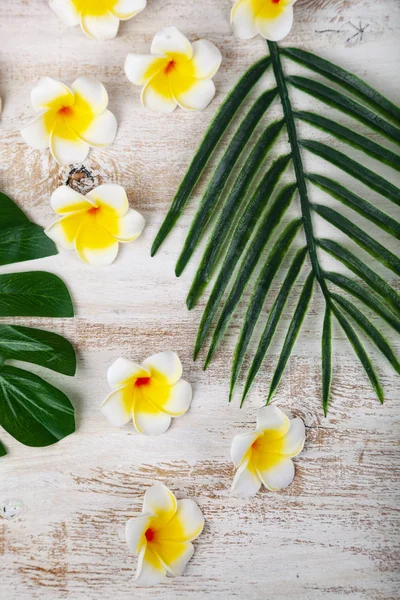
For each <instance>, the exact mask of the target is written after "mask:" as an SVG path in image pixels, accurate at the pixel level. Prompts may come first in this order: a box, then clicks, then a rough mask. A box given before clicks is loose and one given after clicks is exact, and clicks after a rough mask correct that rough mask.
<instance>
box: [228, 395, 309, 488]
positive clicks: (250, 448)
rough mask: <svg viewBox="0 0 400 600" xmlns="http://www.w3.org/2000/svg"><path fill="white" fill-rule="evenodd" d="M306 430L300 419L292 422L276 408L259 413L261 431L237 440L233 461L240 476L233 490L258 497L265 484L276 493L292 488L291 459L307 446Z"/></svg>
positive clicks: (233, 446) (258, 419) (236, 478)
mask: <svg viewBox="0 0 400 600" xmlns="http://www.w3.org/2000/svg"><path fill="white" fill-rule="evenodd" d="M305 437H306V433H305V427H304V423H303V421H302V420H301V419H300V418H298V417H297V418H295V419H289V418H288V417H287V416H286V415H285V414H284V413H283V412H282V411H281V410H280V409H279V408H277V407H276V406H265V407H263V408H261V409H260V410H259V411H258V415H257V429H256V430H255V431H254V432H251V433H242V434H239V435H237V436H235V437H234V438H233V441H232V447H231V458H232V461H233V464H234V465H235V467H237V469H238V470H237V471H236V475H235V478H234V480H233V483H232V491H233V492H235V493H236V494H237V495H238V496H243V497H246V496H254V494H256V493H257V492H258V490H259V489H260V487H261V484H264V485H265V487H266V488H268V489H269V490H270V491H272V492H276V491H278V490H282V489H284V488H286V487H287V486H288V485H290V484H291V483H292V481H293V478H294V464H293V461H292V460H291V459H292V458H293V457H294V456H297V455H298V454H299V453H300V452H301V451H302V450H303V447H304V442H305Z"/></svg>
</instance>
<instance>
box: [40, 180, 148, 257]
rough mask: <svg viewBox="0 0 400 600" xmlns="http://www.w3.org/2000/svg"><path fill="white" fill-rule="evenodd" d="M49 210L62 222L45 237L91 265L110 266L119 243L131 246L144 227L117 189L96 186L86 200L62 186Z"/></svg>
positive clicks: (124, 194) (123, 192)
mask: <svg viewBox="0 0 400 600" xmlns="http://www.w3.org/2000/svg"><path fill="white" fill-rule="evenodd" d="M51 206H52V208H53V210H54V212H56V213H57V214H58V215H60V217H61V218H60V219H58V220H57V221H55V222H54V223H53V224H52V225H50V227H48V228H47V229H46V233H47V235H48V236H49V237H50V238H51V239H52V240H54V242H56V244H58V245H60V246H61V247H62V248H65V249H66V250H73V249H75V251H76V253H77V255H78V256H79V258H80V259H82V260H83V261H84V262H87V263H89V264H91V265H110V264H111V263H112V262H113V260H114V259H115V258H116V256H117V254H118V246H119V242H132V241H133V240H135V239H136V238H137V237H139V235H140V234H141V233H142V231H143V228H144V225H145V222H144V218H143V217H142V215H141V214H140V213H138V212H137V211H136V210H133V209H132V208H129V202H128V198H127V197H126V193H125V190H124V188H123V187H121V186H120V185H115V184H106V185H99V186H98V187H97V188H94V189H93V190H92V191H91V192H89V193H88V194H86V196H83V195H82V194H79V193H78V192H76V191H75V190H73V189H72V188H70V187H69V186H67V185H62V186H61V187H59V188H57V189H56V191H55V192H53V195H52V196H51Z"/></svg>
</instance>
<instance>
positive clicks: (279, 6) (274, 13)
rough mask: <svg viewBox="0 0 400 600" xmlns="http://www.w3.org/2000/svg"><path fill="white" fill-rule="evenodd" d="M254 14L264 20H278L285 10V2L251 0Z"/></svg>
mask: <svg viewBox="0 0 400 600" xmlns="http://www.w3.org/2000/svg"><path fill="white" fill-rule="evenodd" d="M251 7H252V9H253V13H254V14H255V15H256V16H257V17H261V18H263V19H276V17H279V15H280V14H281V13H282V11H283V10H284V8H285V1H284V0H251Z"/></svg>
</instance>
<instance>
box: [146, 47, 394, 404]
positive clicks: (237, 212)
mask: <svg viewBox="0 0 400 600" xmlns="http://www.w3.org/2000/svg"><path fill="white" fill-rule="evenodd" d="M268 48H269V56H268V57H266V58H264V59H262V60H260V61H258V62H257V63H255V65H253V66H252V67H251V68H250V69H249V70H248V71H247V72H246V73H245V74H244V75H243V77H242V78H241V79H240V80H239V82H238V83H237V85H236V86H235V87H234V88H233V90H232V91H231V92H230V94H229V95H228V96H227V98H226V100H225V101H224V102H223V103H222V105H221V107H220V109H219V110H218V112H217V114H216V116H215V117H214V119H213V121H212V122H211V124H210V126H209V128H208V130H207V132H206V134H205V136H204V138H203V141H202V142H201V144H200V147H199V149H198V151H197V152H196V154H195V156H194V158H193V160H192V162H191V164H190V166H189V169H188V171H187V173H186V175H185V177H184V179H183V181H182V183H181V185H180V187H179V189H178V191H177V194H176V196H175V198H174V200H173V202H172V205H171V208H170V210H169V212H168V214H167V216H166V218H165V220H164V222H163V224H162V226H161V228H160V230H159V232H158V234H157V236H156V239H155V241H154V244H153V248H152V254H154V253H155V252H156V251H157V250H158V248H159V247H160V245H161V243H162V242H163V241H164V239H165V238H166V236H167V235H168V233H169V232H170V230H171V229H172V227H173V225H174V224H175V222H176V220H177V219H178V218H179V216H180V215H181V213H182V211H183V209H184V207H185V205H186V204H187V202H188V201H189V199H190V198H191V196H192V194H193V192H194V190H195V186H196V183H197V181H198V180H199V178H200V176H201V174H202V172H203V170H204V168H205V166H206V164H207V163H208V161H209V160H210V159H211V157H212V155H213V153H214V150H215V149H216V147H217V145H218V144H219V142H220V141H221V140H222V139H223V138H224V139H225V137H226V136H229V135H230V136H231V137H230V141H228V143H227V146H226V150H225V151H224V153H223V155H222V158H221V159H220V160H219V162H218V164H217V165H216V166H215V169H214V172H213V173H212V174H211V175H210V178H209V181H208V184H207V186H206V189H205V192H204V194H203V197H202V199H201V201H200V203H199V206H198V209H197V211H196V214H195V217H194V219H193V222H192V225H191V227H190V229H189V232H188V234H187V237H186V240H185V242H184V245H183V248H182V251H181V253H180V255H179V258H178V262H177V266H176V274H177V275H178V276H179V275H180V274H181V273H182V271H183V269H184V268H185V267H186V265H187V264H188V262H189V260H190V259H191V258H192V255H193V253H194V251H195V250H196V249H197V248H198V245H199V243H200V240H201V239H202V238H203V236H204V235H205V232H206V228H207V226H208V225H209V223H211V222H212V221H213V220H214V223H213V224H212V227H211V229H210V233H209V238H208V241H207V243H206V247H205V250H204V252H203V255H202V258H201V261H200V265H199V268H198V270H197V272H196V274H195V276H194V279H193V282H192V284H191V287H190V290H189V293H188V297H187V301H186V302H187V306H188V308H189V309H192V308H193V307H194V306H195V305H196V304H197V302H198V301H199V299H200V298H201V297H202V295H203V294H204V291H205V289H206V287H207V285H208V284H209V283H210V281H211V278H212V277H213V275H214V273H215V272H216V271H217V270H218V273H217V274H216V278H215V282H214V284H213V286H212V289H211V292H210V294H209V297H208V300H207V303H206V307H205V309H204V312H203V316H202V318H201V322H200V326H199V331H198V335H197V339H196V342H195V349H194V358H195V359H196V358H197V356H198V354H199V352H200V350H201V349H202V348H203V346H204V345H205V344H206V340H207V337H208V336H209V335H210V340H211V341H210V342H209V347H208V350H207V352H206V359H205V368H206V367H207V366H208V365H209V363H210V362H211V360H212V359H213V357H214V355H215V353H216V352H217V350H218V347H219V346H220V344H221V342H222V340H223V338H224V335H225V333H226V330H227V328H228V326H229V323H230V320H231V318H232V317H233V315H234V314H235V312H236V311H238V307H239V304H240V302H241V300H242V299H243V297H244V296H245V293H246V292H247V291H249V290H250V295H249V300H248V301H247V306H246V308H245V311H244V315H243V321H242V326H241V329H240V333H239V337H238V340H237V344H236V348H235V351H234V355H233V362H232V371H231V383H230V394H229V399H231V398H232V395H233V393H234V390H235V389H236V386H237V385H238V382H239V380H240V375H241V371H242V370H244V365H245V364H247V362H248V361H247V360H246V359H250V360H249V365H250V366H249V368H248V369H247V373H244V381H245V383H244V388H243V392H242V404H243V402H244V400H245V398H246V396H247V394H248V393H249V391H250V389H251V386H252V384H253V382H254V380H255V378H256V376H257V373H258V372H259V370H260V368H261V366H262V363H263V361H264V359H265V358H266V355H267V352H268V349H269V348H270V345H271V342H272V340H273V338H274V335H275V333H276V330H277V327H278V324H279V322H280V319H281V317H282V315H283V311H284V309H285V307H286V306H287V304H288V300H289V298H291V297H292V295H293V294H294V291H293V287H294V284H295V282H296V279H297V277H298V276H299V275H300V274H301V272H302V271H303V266H304V263H305V260H306V257H307V256H308V265H307V268H306V267H304V269H305V270H306V271H307V272H308V275H307V278H306V280H305V282H304V283H303V284H302V289H301V292H300V294H299V296H298V298H297V300H296V308H295V309H294V311H293V314H292V315H291V316H290V322H289V325H288V328H287V332H286V336H285V339H284V341H283V344H282V348H281V351H280V355H279V358H278V361H277V365H276V367H275V370H274V373H273V375H272V379H271V384H270V389H269V393H268V397H267V400H266V402H267V403H268V402H269V401H270V400H271V399H272V398H273V396H274V394H275V392H276V390H277V388H278V386H279V382H280V380H281V378H282V376H283V374H284V372H285V368H286V365H287V363H288V360H289V358H290V355H291V353H292V350H293V347H294V344H295V341H296V338H297V336H298V334H299V332H300V329H301V326H302V323H303V320H304V318H305V316H306V314H307V311H308V307H309V303H310V300H311V297H312V293H313V290H314V288H315V285H317V287H319V289H320V291H321V292H322V296H323V299H324V302H325V316H324V321H323V328H322V336H321V342H322V343H321V359H322V405H323V410H324V412H325V414H326V412H327V410H328V406H329V403H330V395H331V381H332V326H333V322H332V320H333V319H335V320H336V321H337V323H338V324H339V325H340V327H341V328H342V330H343V332H344V334H345V335H346V337H347V338H348V340H349V342H350V344H351V346H352V347H353V349H354V351H355V353H356V355H357V357H358V359H359V360H360V362H361V365H362V366H363V368H364V370H365V372H366V374H367V376H368V378H369V380H370V383H371V385H372V387H373V389H374V390H375V392H376V394H377V396H378V398H379V400H380V401H381V402H383V391H382V388H381V384H380V382H379V378H378V375H377V374H376V370H375V367H374V364H373V362H372V359H371V357H370V356H369V355H368V353H367V350H366V349H365V348H364V346H363V344H362V342H361V340H360V338H359V336H358V330H359V331H361V332H362V333H363V334H364V335H366V336H367V337H368V338H369V339H370V340H371V341H372V342H373V344H374V345H375V346H376V348H377V349H378V350H379V351H380V353H381V354H382V355H383V356H384V357H385V358H386V359H387V361H388V362H389V363H390V365H391V366H392V367H393V368H394V370H395V371H396V372H397V373H399V372H400V365H399V360H398V358H397V357H396V355H395V353H394V351H393V349H392V347H391V346H390V344H389V342H388V341H387V340H386V339H385V337H384V336H383V334H382V332H381V331H380V328H379V327H377V326H375V325H374V323H373V322H372V321H371V319H370V317H369V316H367V314H364V311H363V309H364V308H365V309H366V310H368V311H370V312H371V313H372V314H373V315H374V318H379V319H383V320H384V321H386V322H387V323H388V324H389V325H390V326H391V327H392V328H393V329H394V330H395V331H396V332H397V333H400V296H399V294H398V292H397V291H396V289H395V287H393V285H392V284H391V283H390V282H389V281H388V280H387V278H384V277H383V276H381V275H379V274H378V273H377V271H376V267H377V263H381V264H382V265H384V267H386V268H387V269H389V270H390V271H391V272H392V273H394V274H395V275H400V259H399V257H398V256H397V255H396V254H394V253H393V252H392V251H391V250H390V249H389V248H388V247H386V246H385V243H382V242H381V240H379V241H378V239H377V237H376V232H374V233H369V232H367V231H366V230H365V225H364V221H365V222H366V223H368V222H369V223H372V224H373V226H374V227H378V228H380V229H381V230H382V231H384V232H385V234H387V235H388V236H389V238H388V239H389V240H390V239H391V238H392V239H393V238H394V239H396V240H398V239H400V223H399V222H398V221H397V220H396V219H395V218H394V217H393V216H391V215H390V214H388V213H387V212H385V211H384V210H382V209H380V208H378V207H376V206H375V204H374V203H373V202H372V201H370V200H367V199H365V198H364V197H362V195H361V194H360V192H359V191H353V190H351V189H349V188H348V187H345V185H344V184H342V183H341V182H339V181H336V180H335V179H333V178H332V177H330V176H329V175H327V173H325V174H324V175H320V174H318V173H316V172H312V173H309V172H306V170H305V168H304V163H303V155H304V153H306V152H310V153H312V154H314V155H315V156H317V157H319V158H320V159H322V160H323V161H325V167H326V166H328V168H329V165H330V166H332V167H334V168H335V169H339V170H340V171H342V172H343V173H346V174H347V175H350V177H351V178H352V180H354V181H355V182H358V183H361V184H362V185H364V186H366V187H368V188H369V189H370V190H372V192H375V193H377V194H380V195H381V196H382V197H383V198H385V199H386V200H389V201H390V202H392V203H393V204H394V205H396V206H399V205H400V189H399V188H398V187H397V186H396V185H394V184H393V183H391V182H390V181H388V179H387V177H386V176H384V175H382V174H380V173H379V168H378V167H379V165H385V166H386V167H389V168H391V169H393V172H395V173H396V172H399V171H400V155H399V154H397V153H396V152H394V151H393V150H392V149H391V148H388V147H386V146H385V145H384V144H383V143H381V142H377V141H374V140H373V139H371V137H370V135H369V133H366V134H363V133H361V132H359V131H355V130H354V127H351V126H348V125H344V124H341V123H339V122H337V120H333V119H331V118H329V116H327V115H326V114H325V113H324V114H323V115H322V114H318V112H317V111H316V110H315V109H314V110H313V111H307V110H296V109H295V108H294V107H293V104H292V98H291V92H292V90H294V91H295V93H296V90H301V91H302V92H305V93H306V94H308V95H309V96H311V97H312V98H313V99H314V100H316V101H317V102H318V103H322V104H323V105H325V106H327V107H331V108H333V109H334V110H335V111H340V112H342V113H344V114H345V115H346V117H347V118H350V119H351V120H354V121H355V122H358V123H361V124H362V126H363V127H364V128H366V129H367V130H368V132H370V131H371V132H375V134H378V135H379V136H381V137H382V138H386V139H387V140H389V142H390V143H392V144H393V143H394V144H400V108H399V107H397V106H396V105H395V104H393V103H392V102H391V101H390V100H388V99H387V98H385V97H384V96H383V95H382V94H380V93H379V92H377V91H376V90H374V89H373V88H372V87H370V86H369V85H368V84H367V83H365V82H364V81H362V80H361V79H359V78H358V77H356V76H355V75H353V74H351V73H349V72H348V71H346V70H345V69H343V68H341V67H339V66H338V65H334V64H332V63H331V62H329V61H327V60H325V59H323V58H321V57H318V56H316V55H314V54H312V53H310V52H306V51H304V50H298V49H295V48H284V49H281V48H279V47H278V45H277V44H276V43H272V42H268ZM283 59H289V61H295V62H298V63H300V64H301V65H302V66H303V67H307V69H308V70H309V71H310V72H311V74H310V75H308V76H299V75H291V74H289V75H287V74H286V73H285V71H284V66H283ZM270 66H271V67H272V70H273V73H274V76H275V82H276V87H274V88H273V89H269V90H267V91H265V92H263V93H261V95H259V97H258V98H257V99H256V100H255V101H253V104H252V105H251V107H250V108H249V109H248V110H247V114H245V116H244V117H243V118H242V120H241V121H240V122H239V124H238V126H237V128H236V131H234V132H232V133H231V134H229V131H230V129H231V127H230V125H231V122H232V119H233V117H234V115H236V114H239V111H240V109H241V106H242V104H243V103H244V99H245V98H246V97H247V96H248V95H249V94H250V92H251V90H252V89H253V87H254V86H255V84H256V83H257V82H258V81H259V80H260V78H261V76H262V75H263V74H264V73H265V71H266V70H267V69H268V68H269V67H270ZM315 75H317V76H322V78H323V81H317V79H316V78H315V77H314V76H315ZM332 84H334V86H335V87H332ZM337 88H339V89H337ZM277 98H279V100H280V103H281V106H282V112H283V116H282V118H281V119H278V120H276V121H273V122H270V123H269V124H268V123H267V125H266V126H264V130H263V132H262V133H261V134H259V133H256V132H258V129H259V127H260V123H263V122H264V121H263V120H265V118H266V117H265V115H266V114H267V111H268V109H269V108H270V106H271V105H272V104H273V103H274V102H275V101H276V99H277ZM301 122H303V123H306V124H307V125H311V126H312V127H314V128H317V129H318V130H320V131H322V132H323V134H324V135H325V136H328V138H329V137H331V136H332V137H333V138H335V139H336V140H338V141H339V143H341V144H342V145H343V150H344V151H342V149H340V150H338V149H336V148H333V147H332V144H331V143H330V140H329V139H328V140H327V142H326V143H324V142H321V141H316V140H310V139H305V138H303V137H300V136H299V134H298V129H297V127H298V123H301ZM282 132H284V133H285V135H287V138H288V141H289V145H290V154H283V155H279V153H278V152H277V144H276V142H277V140H278V139H279V137H280V136H281V134H282ZM336 143H337V142H336ZM346 148H347V149H349V148H355V149H356V150H357V151H358V152H362V153H363V154H365V155H367V156H369V157H370V158H372V160H374V161H376V164H377V165H378V167H377V168H375V167H374V169H371V168H369V167H367V166H366V165H365V164H361V163H360V162H359V161H358V160H355V159H354V158H352V157H351V156H349V155H348V154H347V153H346ZM289 165H291V167H292V168H293V173H294V183H289V184H285V185H282V184H281V183H280V179H281V177H282V176H283V175H284V173H285V172H286V171H288V167H289ZM325 171H326V168H325ZM232 175H234V177H233V178H232ZM231 180H233V183H229V182H230V181H231ZM312 188H318V189H319V190H320V192H322V193H323V194H326V195H327V196H329V198H330V199H331V202H332V200H333V201H334V202H335V203H336V205H335V207H332V206H327V205H325V204H324V202H323V200H319V201H318V203H315V202H312V201H311V200H310V197H309V193H310V191H311V189H312ZM295 197H298V198H299V200H300V214H299V215H298V217H293V216H292V215H291V217H290V219H289V222H286V223H285V219H284V216H285V214H286V211H287V209H288V208H289V206H291V212H293V207H292V203H293V202H292V201H293V199H294V198H295ZM343 205H344V206H345V207H346V208H347V209H349V210H350V212H352V213H353V214H355V213H357V214H358V215H360V216H361V217H362V219H363V224H362V225H359V224H356V223H355V222H354V221H353V219H352V218H348V217H346V216H344V215H343V214H341V212H340V207H341V206H343ZM315 215H316V216H317V217H318V218H322V219H323V220H325V221H326V222H328V223H329V224H330V225H332V226H333V227H334V228H335V229H336V230H337V231H338V232H339V233H340V234H341V237H342V238H343V236H344V240H345V241H346V240H349V241H351V242H352V243H355V244H356V245H357V246H359V247H360V248H361V251H362V252H367V253H368V254H369V256H370V257H371V260H369V261H368V264H366V262H365V260H363V259H362V258H360V257H358V256H356V255H355V254H354V253H353V251H352V250H351V249H349V248H347V247H345V245H343V241H342V242H341V243H339V242H338V241H336V240H331V239H326V238H319V237H318V236H317V235H316V233H315V228H314V222H313V219H314V216H315ZM299 232H302V233H303V235H304V238H305V246H304V245H303V244H301V246H302V247H300V249H295V248H294V246H295V240H297V239H298V235H299ZM294 251H295V256H294V257H291V256H290V255H291V254H292V252H294ZM321 253H322V254H321ZM323 253H328V254H329V255H330V256H331V257H333V258H334V259H335V260H336V261H338V262H339V263H341V264H342V265H344V266H345V267H346V269H349V270H350V271H351V272H352V273H353V274H354V275H355V276H356V277H357V279H353V278H352V277H349V276H348V275H346V274H343V273H337V272H335V271H332V270H330V271H327V270H325V269H324V268H323V266H322V262H321V259H322V258H323ZM320 254H321V255H320ZM286 260H289V261H290V265H289V268H288V269H287V273H286V276H285V278H284V280H283V283H281V284H279V279H280V272H281V270H282V269H283V268H284V264H285V262H286ZM255 272H258V275H257V277H255V278H254V280H253V275H254V273H255ZM272 284H274V285H277V286H278V292H277V295H276V297H275V299H274V301H273V303H272V308H271V309H270V311H269V314H268V315H267V317H266V323H265V325H264V326H263V327H261V329H260V325H262V321H263V318H264V315H265V312H266V310H265V305H266V303H267V301H268V299H269V295H270V293H271V288H272ZM332 286H334V289H332ZM349 296H350V298H351V300H350V299H349ZM354 301H356V302H358V303H360V304H361V306H362V309H361V308H360V306H357V305H356V304H355V303H354ZM261 330H262V333H261V336H260V339H259V341H258V343H257V345H256V350H255V352H254V355H253V357H252V358H251V347H252V344H251V342H252V341H253V340H254V337H255V336H256V335H257V331H261Z"/></svg>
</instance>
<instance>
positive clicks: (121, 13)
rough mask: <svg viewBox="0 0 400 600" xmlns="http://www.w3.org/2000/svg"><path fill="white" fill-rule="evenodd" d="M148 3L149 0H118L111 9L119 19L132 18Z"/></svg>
mask: <svg viewBox="0 0 400 600" xmlns="http://www.w3.org/2000/svg"><path fill="white" fill-rule="evenodd" d="M146 4H147V0H118V2H117V3H116V4H115V5H114V6H113V7H112V8H111V9H110V10H111V12H112V13H113V14H114V15H115V16H116V17H118V19H121V20H123V19H130V18H131V17H134V16H135V15H137V14H138V13H140V12H141V11H142V10H143V9H144V8H146Z"/></svg>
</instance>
